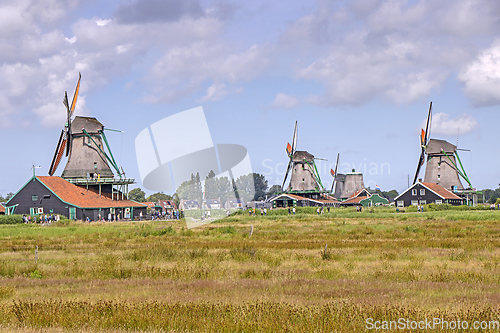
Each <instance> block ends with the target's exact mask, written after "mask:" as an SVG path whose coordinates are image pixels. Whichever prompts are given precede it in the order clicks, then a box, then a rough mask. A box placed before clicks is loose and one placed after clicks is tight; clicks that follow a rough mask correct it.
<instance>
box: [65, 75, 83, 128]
mask: <svg viewBox="0 0 500 333" xmlns="http://www.w3.org/2000/svg"><path fill="white" fill-rule="evenodd" d="M81 79H82V74H81V73H78V83H77V84H76V89H75V94H74V95H73V101H72V102H71V108H70V109H69V117H70V118H71V117H72V116H73V112H74V111H75V106H76V101H77V100H78V94H79V92H80V80H81ZM66 99H67V97H66Z"/></svg>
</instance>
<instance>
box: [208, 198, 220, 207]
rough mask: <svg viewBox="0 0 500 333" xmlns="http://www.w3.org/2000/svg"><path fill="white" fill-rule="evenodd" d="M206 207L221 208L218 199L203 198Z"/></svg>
mask: <svg viewBox="0 0 500 333" xmlns="http://www.w3.org/2000/svg"><path fill="white" fill-rule="evenodd" d="M205 202H206V204H207V208H208V209H222V204H221V202H220V200H218V199H207V200H205Z"/></svg>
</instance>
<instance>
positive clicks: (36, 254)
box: [35, 245, 38, 264]
mask: <svg viewBox="0 0 500 333" xmlns="http://www.w3.org/2000/svg"><path fill="white" fill-rule="evenodd" d="M37 262H38V245H37V246H36V249H35V264H36V263H37Z"/></svg>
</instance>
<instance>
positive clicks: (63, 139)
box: [49, 73, 82, 176]
mask: <svg viewBox="0 0 500 333" xmlns="http://www.w3.org/2000/svg"><path fill="white" fill-rule="evenodd" d="M81 78H82V74H81V73H78V83H77V84H76V89H75V93H74V95H73V101H72V102H71V107H70V106H69V103H68V92H66V91H65V92H64V99H63V104H64V105H65V106H66V118H67V121H66V124H65V125H64V128H63V129H62V130H61V135H60V136H59V141H58V142H57V147H56V151H55V153H54V157H53V158H52V163H51V164H50V168H49V176H52V175H54V173H55V172H56V170H57V167H58V166H59V163H60V162H61V159H62V157H63V155H64V153H65V152H66V157H68V155H69V153H70V149H71V117H72V116H73V112H74V111H75V107H76V101H77V100H78V93H79V92H80V80H81Z"/></svg>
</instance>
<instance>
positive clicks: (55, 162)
mask: <svg viewBox="0 0 500 333" xmlns="http://www.w3.org/2000/svg"><path fill="white" fill-rule="evenodd" d="M64 148H66V138H65V137H64V130H62V131H61V135H60V136H59V141H58V142H57V147H56V151H55V152H54V157H53V158H52V163H50V168H49V176H52V175H53V174H54V173H55V172H56V169H57V167H58V166H59V163H60V162H61V158H62V155H63V153H64Z"/></svg>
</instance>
